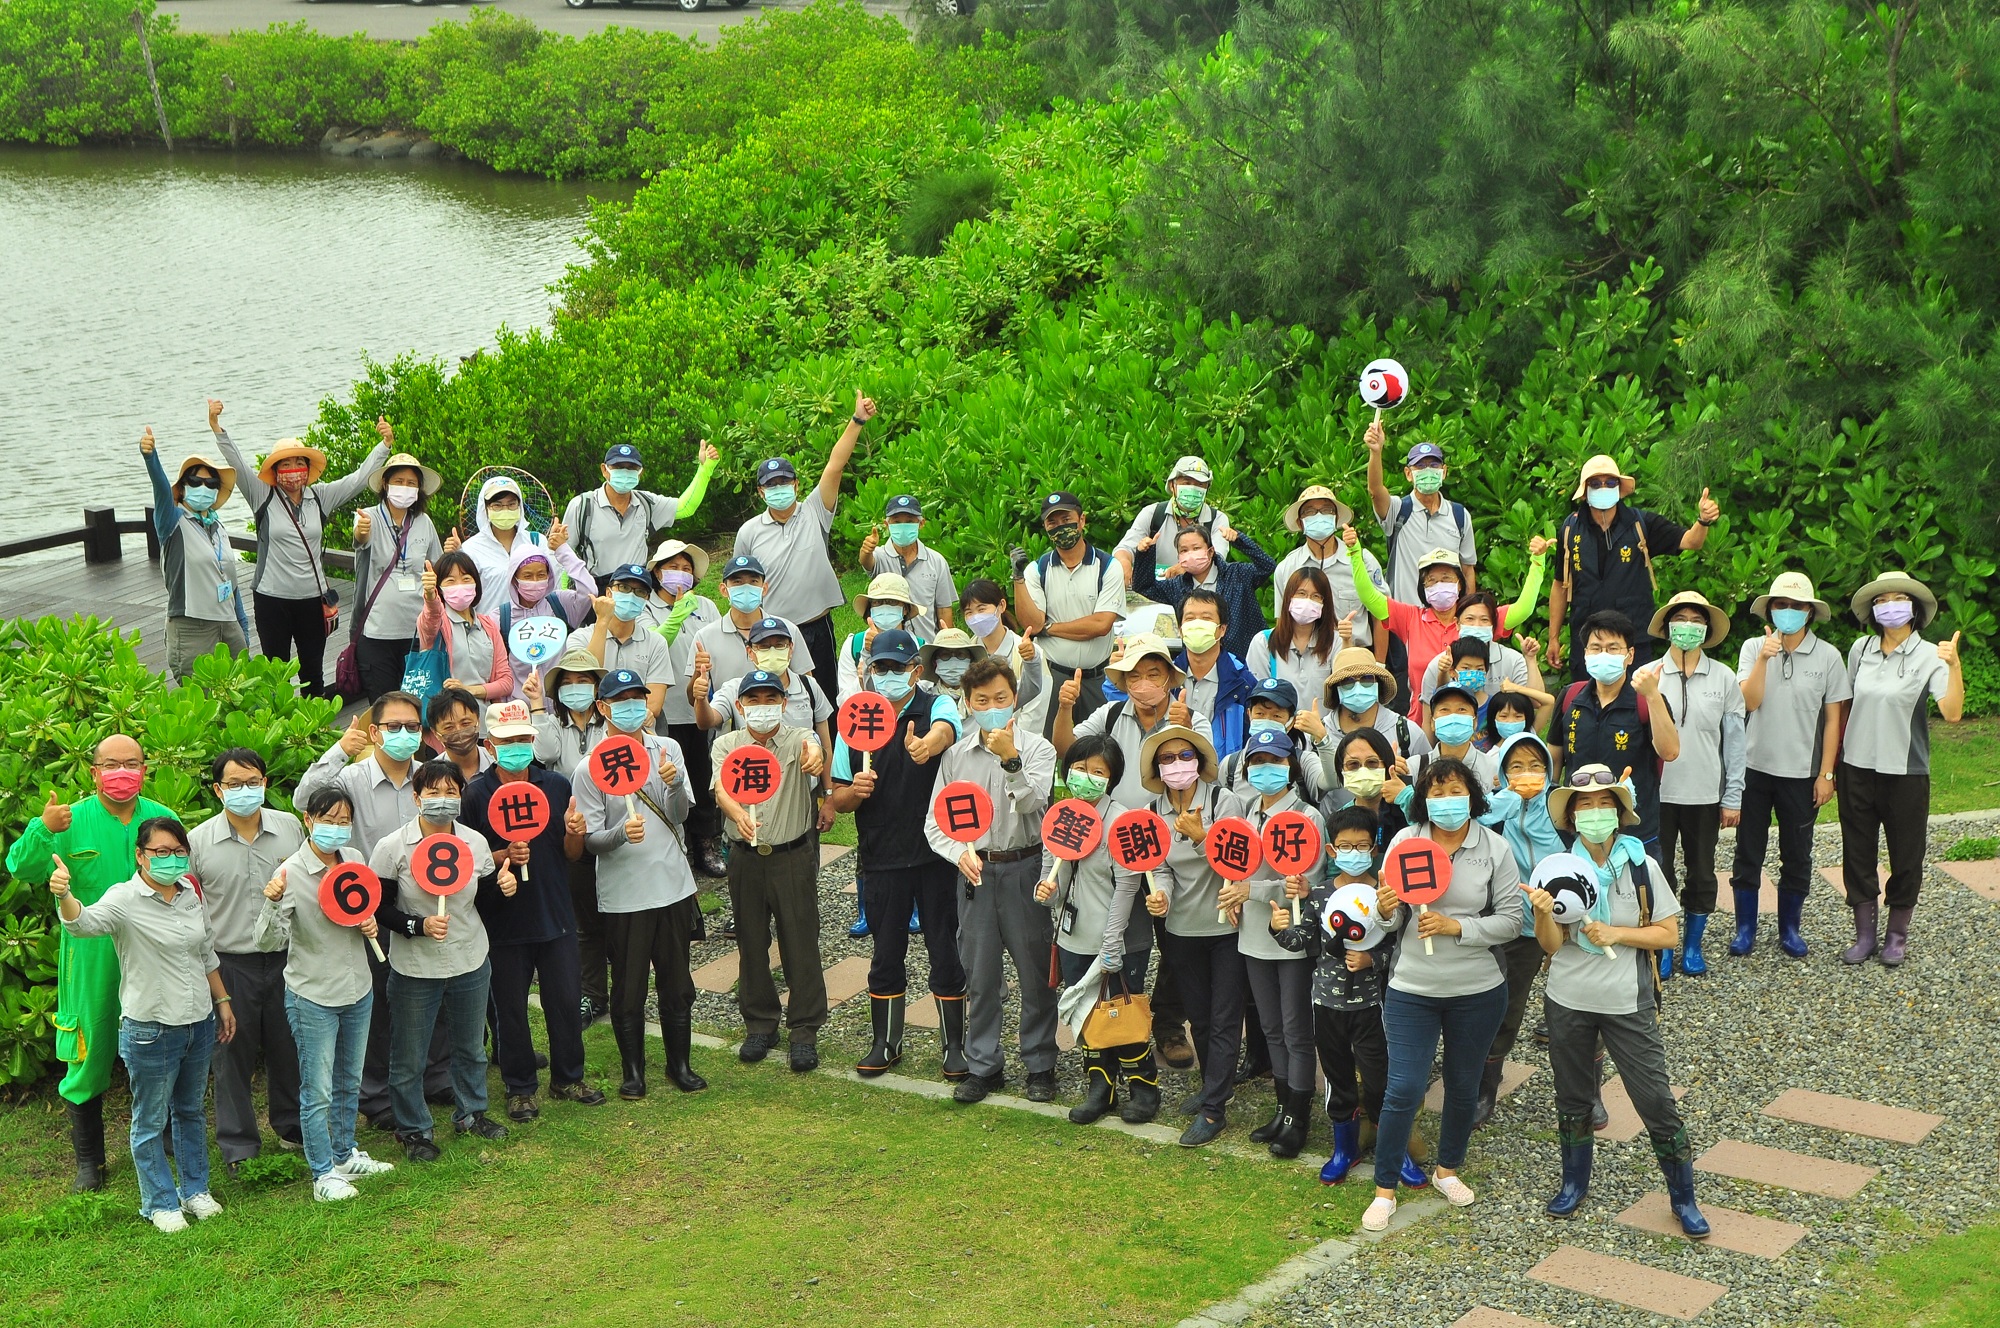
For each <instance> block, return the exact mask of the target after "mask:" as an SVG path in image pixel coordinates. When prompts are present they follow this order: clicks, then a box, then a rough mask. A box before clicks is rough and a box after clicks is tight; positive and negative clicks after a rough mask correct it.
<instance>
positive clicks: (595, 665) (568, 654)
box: [549, 646, 610, 678]
mask: <svg viewBox="0 0 2000 1328" xmlns="http://www.w3.org/2000/svg"><path fill="white" fill-rule="evenodd" d="M549 672H550V673H551V674H557V673H588V674H591V675H593V676H595V677H598V678H602V677H603V676H604V675H605V674H606V673H609V672H610V670H609V669H607V668H605V667H604V665H602V664H600V663H599V662H598V659H597V656H595V655H593V654H591V653H590V647H589V646H571V647H569V648H568V649H567V650H565V651H563V653H562V658H561V659H559V660H557V661H556V666H555V667H554V668H552V669H550V670H549Z"/></svg>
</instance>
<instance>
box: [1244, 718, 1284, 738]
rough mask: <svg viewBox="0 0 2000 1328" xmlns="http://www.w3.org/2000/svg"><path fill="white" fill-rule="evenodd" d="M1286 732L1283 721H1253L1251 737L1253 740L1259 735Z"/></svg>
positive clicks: (1251, 723)
mask: <svg viewBox="0 0 2000 1328" xmlns="http://www.w3.org/2000/svg"><path fill="white" fill-rule="evenodd" d="M1284 731H1285V721H1284V720H1282V719H1253V720H1251V721H1250V736H1251V737H1253V738H1254V737H1256V736H1257V735H1258V734H1259V733H1265V732H1270V733H1283V732H1284Z"/></svg>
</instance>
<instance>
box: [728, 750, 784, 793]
mask: <svg viewBox="0 0 2000 1328" xmlns="http://www.w3.org/2000/svg"><path fill="white" fill-rule="evenodd" d="M721 778H722V787H723V790H724V791H725V792H727V793H728V794H729V796H730V797H732V798H734V799H736V801H738V802H740V803H742V804H743V805H744V806H745V807H755V806H756V805H757V804H758V803H760V802H769V801H770V800H771V799H772V798H774V797H776V796H777V794H778V785H779V784H780V783H782V782H783V780H784V767H783V766H780V765H779V764H778V755H777V753H776V752H773V751H772V750H771V749H770V748H768V747H759V746H758V745H757V744H755V743H744V744H743V745H742V746H741V747H738V748H737V749H736V750H735V751H733V752H731V753H730V754H729V755H728V756H725V757H724V758H723V759H722V776H721Z"/></svg>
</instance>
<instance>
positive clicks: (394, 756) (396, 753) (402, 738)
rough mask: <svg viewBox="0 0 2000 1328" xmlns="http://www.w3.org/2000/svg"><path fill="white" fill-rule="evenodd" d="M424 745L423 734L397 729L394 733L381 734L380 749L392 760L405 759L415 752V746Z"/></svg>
mask: <svg viewBox="0 0 2000 1328" xmlns="http://www.w3.org/2000/svg"><path fill="white" fill-rule="evenodd" d="M423 745H424V735H423V734H421V733H409V732H405V731H403V730H401V729H398V730H397V731H396V732H394V733H385V734H383V735H382V750H383V751H385V752H387V753H388V754H389V759H390V760H392V761H407V760H409V759H410V758H411V757H412V756H415V755H416V754H417V748H419V747H421V746H423Z"/></svg>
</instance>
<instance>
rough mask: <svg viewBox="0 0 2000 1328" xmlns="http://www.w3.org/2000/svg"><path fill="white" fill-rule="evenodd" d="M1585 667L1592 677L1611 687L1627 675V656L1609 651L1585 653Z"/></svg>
mask: <svg viewBox="0 0 2000 1328" xmlns="http://www.w3.org/2000/svg"><path fill="white" fill-rule="evenodd" d="M1583 669H1584V672H1586V673H1588V674H1589V675H1590V676H1591V677H1592V678H1594V679H1596V680H1597V681H1598V682H1601V683H1603V684H1604V685H1605V686H1606V687H1609V686H1610V685H1611V684H1612V683H1614V682H1617V681H1618V680H1619V679H1621V678H1623V677H1624V676H1625V656H1624V655H1622V654H1619V655H1613V654H1608V653H1600V654H1595V655H1585V656H1584V657H1583Z"/></svg>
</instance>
